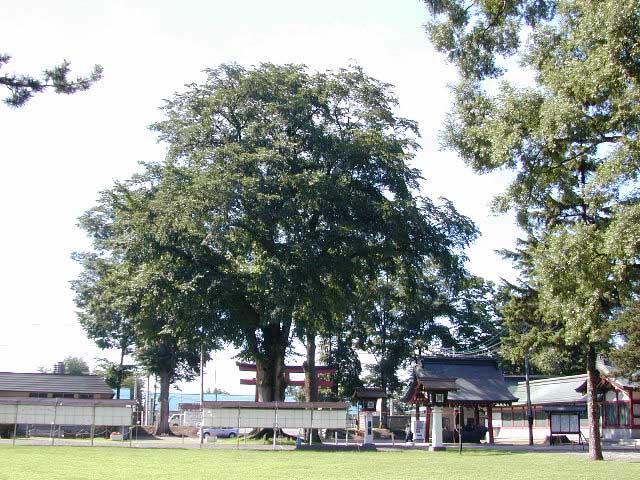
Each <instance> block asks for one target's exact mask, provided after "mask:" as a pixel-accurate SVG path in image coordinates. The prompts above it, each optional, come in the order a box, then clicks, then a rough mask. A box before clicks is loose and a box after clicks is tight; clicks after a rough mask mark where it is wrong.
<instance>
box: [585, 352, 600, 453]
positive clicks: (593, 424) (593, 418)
mask: <svg viewBox="0 0 640 480" xmlns="http://www.w3.org/2000/svg"><path fill="white" fill-rule="evenodd" d="M597 377H598V370H597V369H596V350H595V348H594V346H593V345H589V347H588V348H587V414H588V418H589V457H590V458H591V460H603V457H602V442H601V438H600V415H599V412H598V396H597V392H596V380H597Z"/></svg>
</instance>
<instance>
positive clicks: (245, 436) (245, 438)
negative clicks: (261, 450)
mask: <svg viewBox="0 0 640 480" xmlns="http://www.w3.org/2000/svg"><path fill="white" fill-rule="evenodd" d="M244 444H245V445H246V444H247V432H244ZM236 450H240V405H238V440H237V442H236Z"/></svg>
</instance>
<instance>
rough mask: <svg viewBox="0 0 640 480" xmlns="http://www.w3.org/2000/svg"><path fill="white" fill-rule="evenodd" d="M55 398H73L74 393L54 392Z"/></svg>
mask: <svg viewBox="0 0 640 480" xmlns="http://www.w3.org/2000/svg"><path fill="white" fill-rule="evenodd" d="M53 398H73V393H54V394H53Z"/></svg>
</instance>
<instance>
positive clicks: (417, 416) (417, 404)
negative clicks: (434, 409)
mask: <svg viewBox="0 0 640 480" xmlns="http://www.w3.org/2000/svg"><path fill="white" fill-rule="evenodd" d="M416 420H420V404H419V403H418V402H416Z"/></svg>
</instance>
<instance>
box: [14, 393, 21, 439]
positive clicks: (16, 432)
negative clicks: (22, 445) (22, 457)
mask: <svg viewBox="0 0 640 480" xmlns="http://www.w3.org/2000/svg"><path fill="white" fill-rule="evenodd" d="M19 406H20V405H18V404H17V403H16V421H15V422H14V424H13V446H14V447H15V445H16V437H17V436H18V407H19Z"/></svg>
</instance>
